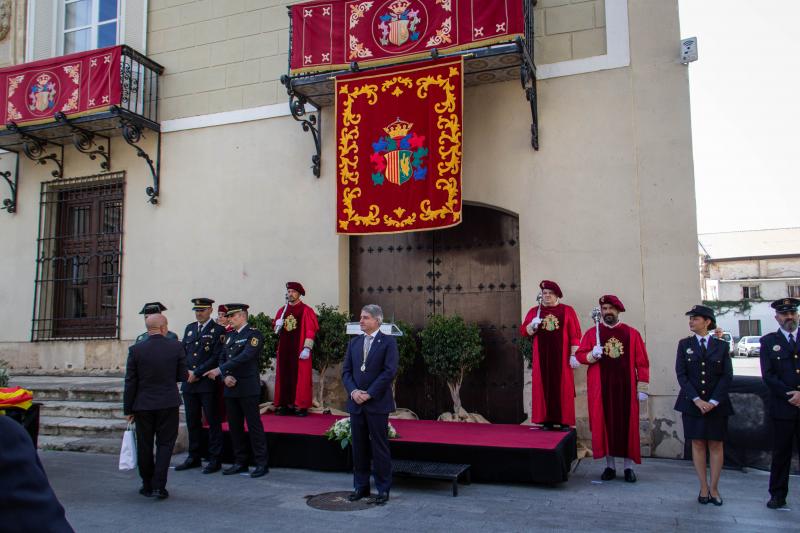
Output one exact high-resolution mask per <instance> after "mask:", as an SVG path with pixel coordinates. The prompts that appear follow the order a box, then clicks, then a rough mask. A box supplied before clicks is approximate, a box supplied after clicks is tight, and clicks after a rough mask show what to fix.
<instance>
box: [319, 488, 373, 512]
mask: <svg viewBox="0 0 800 533" xmlns="http://www.w3.org/2000/svg"><path fill="white" fill-rule="evenodd" d="M349 495H350V493H349V492H324V493H322V494H316V495H314V496H306V500H307V501H306V503H308V505H309V506H311V507H313V508H314V509H319V510H321V511H363V510H364V509H369V508H370V507H372V505H371V504H370V503H368V502H370V501H371V500H370V498H361V499H360V500H358V501H357V502H351V501H350V500H348V499H347V497H348V496H349Z"/></svg>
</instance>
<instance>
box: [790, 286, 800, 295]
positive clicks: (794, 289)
mask: <svg viewBox="0 0 800 533" xmlns="http://www.w3.org/2000/svg"><path fill="white" fill-rule="evenodd" d="M788 288H789V289H788V290H789V298H800V285H789V286H788Z"/></svg>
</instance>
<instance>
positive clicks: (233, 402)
mask: <svg viewBox="0 0 800 533" xmlns="http://www.w3.org/2000/svg"><path fill="white" fill-rule="evenodd" d="M225 307H226V308H227V309H228V312H227V313H226V317H227V318H228V320H229V322H230V325H231V326H232V327H233V331H231V332H230V333H228V334H227V335H226V336H225V350H224V352H223V356H222V358H221V359H220V361H219V367H217V368H214V369H213V370H209V371H208V372H206V373H205V376H206V377H209V378H211V379H216V377H217V376H222V377H223V382H224V383H225V410H226V411H227V415H228V427H229V428H230V431H231V440H232V441H233V455H234V461H235V462H234V464H233V466H231V467H230V468H226V469H225V470H223V471H222V473H223V474H224V475H232V474H238V473H240V472H247V471H248V468H247V463H248V461H247V441H246V440H245V439H246V438H247V437H246V436H245V431H244V421H245V420H247V429H248V431H247V435H248V436H249V438H250V446H251V447H252V449H253V456H254V460H255V464H256V468H255V470H253V471H252V472H250V477H253V478H255V477H261V476H263V475H265V474H267V473H268V472H269V467H268V466H267V464H268V457H267V439H266V436H265V435H264V426H263V425H262V424H261V413H260V411H259V407H258V400H259V396H260V395H261V380H260V375H259V372H258V358H259V354H260V352H261V345H262V344H263V343H264V337H263V336H262V335H261V332H259V331H258V330H257V329H256V328H254V327H251V326H250V325H249V324H248V323H247V309H248V308H249V306H248V305H246V304H226V306H225Z"/></svg>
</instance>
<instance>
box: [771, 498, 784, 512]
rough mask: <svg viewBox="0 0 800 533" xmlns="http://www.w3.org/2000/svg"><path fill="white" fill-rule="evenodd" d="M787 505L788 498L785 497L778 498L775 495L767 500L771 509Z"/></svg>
mask: <svg viewBox="0 0 800 533" xmlns="http://www.w3.org/2000/svg"><path fill="white" fill-rule="evenodd" d="M785 505H786V500H785V499H783V498H776V497H774V496H773V497H772V498H770V500H769V501H768V502H767V507H769V508H770V509H780V508H781V507H784V506H785Z"/></svg>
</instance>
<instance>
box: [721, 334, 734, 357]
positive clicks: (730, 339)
mask: <svg viewBox="0 0 800 533" xmlns="http://www.w3.org/2000/svg"><path fill="white" fill-rule="evenodd" d="M721 340H723V341H725V342H727V343H728V353H729V354H731V357H732V356H734V355H736V343H735V342H733V337H731V334H730V333H728V332H727V331H723V332H722V337H721Z"/></svg>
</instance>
